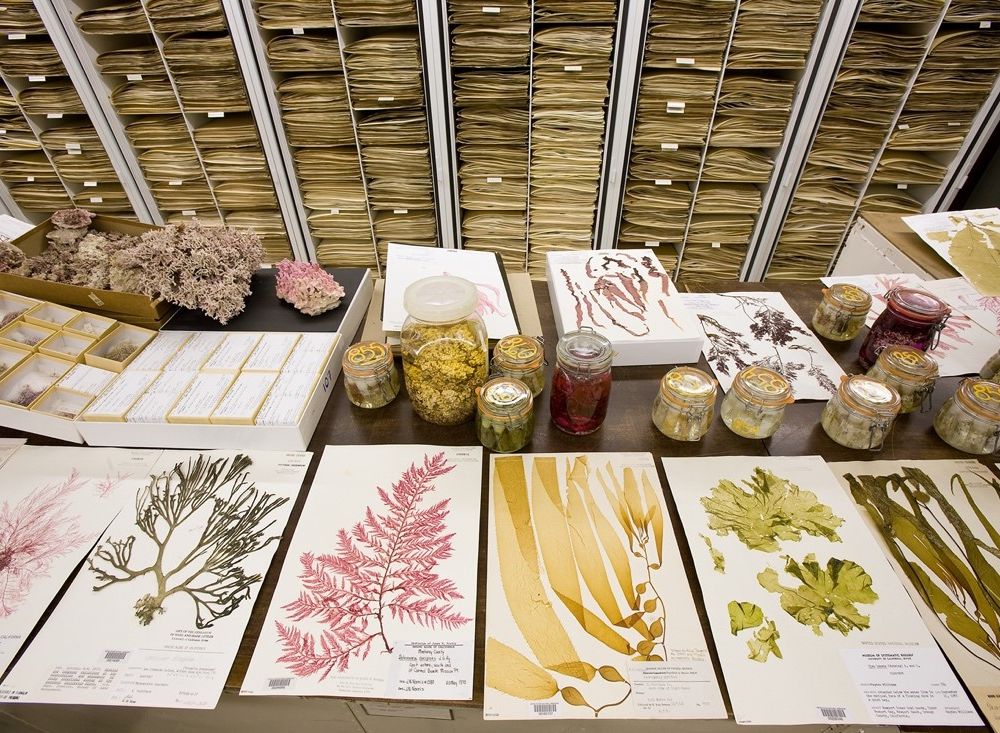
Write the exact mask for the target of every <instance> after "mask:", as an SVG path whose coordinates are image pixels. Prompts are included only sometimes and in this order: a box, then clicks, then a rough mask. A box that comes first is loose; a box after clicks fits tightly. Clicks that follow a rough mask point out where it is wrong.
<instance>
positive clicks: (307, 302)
mask: <svg viewBox="0 0 1000 733" xmlns="http://www.w3.org/2000/svg"><path fill="white" fill-rule="evenodd" d="M276 267H277V268H278V280H277V286H276V288H275V290H276V294H277V296H278V298H280V299H281V300H284V301H286V302H288V303H291V304H292V305H293V306H295V308H296V309H297V310H299V311H302V312H303V313H305V314H306V315H308V316H318V315H319V314H320V313H326V312H327V311H328V310H332V309H334V308H336V307H337V306H338V305H340V301H341V299H342V298H343V297H344V288H343V287H342V286H341V285H340V283H338V282H337V281H336V280H334V279H333V275H331V274H330V273H328V272H327V271H326V270H324V269H323V268H322V267H320V266H319V265H317V264H312V263H309V262H293V261H292V260H282V261H281V262H279V263H278V264H277V265H276Z"/></svg>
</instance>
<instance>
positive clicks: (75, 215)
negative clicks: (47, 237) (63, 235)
mask: <svg viewBox="0 0 1000 733" xmlns="http://www.w3.org/2000/svg"><path fill="white" fill-rule="evenodd" d="M93 220H94V215H93V213H91V212H90V211H87V210H86V209H60V210H59V211H56V212H54V213H53V214H52V216H51V217H50V221H51V222H52V226H54V227H56V228H57V229H86V228H87V227H89V226H90V223H91V222H92V221H93Z"/></svg>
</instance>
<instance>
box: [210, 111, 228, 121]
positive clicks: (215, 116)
mask: <svg viewBox="0 0 1000 733" xmlns="http://www.w3.org/2000/svg"><path fill="white" fill-rule="evenodd" d="M225 116H226V113H225V112H209V113H208V119H210V120H214V119H218V118H220V117H225Z"/></svg>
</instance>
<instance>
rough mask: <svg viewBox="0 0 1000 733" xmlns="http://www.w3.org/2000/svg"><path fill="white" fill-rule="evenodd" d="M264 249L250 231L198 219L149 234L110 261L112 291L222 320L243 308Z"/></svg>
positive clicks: (258, 239)
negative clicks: (132, 293)
mask: <svg viewBox="0 0 1000 733" xmlns="http://www.w3.org/2000/svg"><path fill="white" fill-rule="evenodd" d="M263 258H264V248H263V247H262V246H261V244H260V238H259V237H258V236H257V235H256V234H254V233H253V232H251V231H246V230H238V229H233V228H230V227H208V226H204V225H202V224H201V223H199V222H197V221H192V222H190V223H186V224H170V225H168V226H166V227H164V228H163V229H156V230H153V231H149V232H146V233H145V234H143V235H142V236H141V237H140V238H139V240H138V241H137V242H136V243H135V244H134V245H132V246H130V247H127V248H124V249H122V250H120V251H119V252H117V253H116V254H115V255H114V256H113V258H112V262H111V269H110V280H111V287H112V289H114V290H122V291H126V292H134V293H143V294H145V295H148V296H149V297H151V298H162V299H164V300H166V301H168V302H170V303H174V304H175V305H179V306H182V307H184V308H191V309H193V310H201V311H203V312H204V313H205V314H206V315H208V316H209V317H210V318H214V319H215V320H217V321H219V322H220V323H223V324H225V323H228V322H229V321H230V320H231V319H232V318H233V317H234V316H236V315H238V314H239V313H241V312H242V311H243V306H244V301H245V300H246V298H247V296H248V295H250V277H251V276H252V275H253V273H254V271H255V270H256V269H257V268H258V267H260V263H261V261H262V260H263Z"/></svg>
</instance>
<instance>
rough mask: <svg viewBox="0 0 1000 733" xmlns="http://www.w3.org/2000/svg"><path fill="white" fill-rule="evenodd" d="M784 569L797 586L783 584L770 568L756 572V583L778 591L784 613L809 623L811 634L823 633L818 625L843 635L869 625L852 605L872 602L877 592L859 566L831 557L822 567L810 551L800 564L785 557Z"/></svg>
mask: <svg viewBox="0 0 1000 733" xmlns="http://www.w3.org/2000/svg"><path fill="white" fill-rule="evenodd" d="M785 572H786V573H788V574H789V575H791V576H792V577H794V578H796V579H798V581H799V583H800V584H799V585H798V587H794V586H785V585H782V584H781V580H780V579H779V577H778V573H777V572H776V571H775V570H774V569H772V568H767V569H765V570H763V571H762V572H760V573H758V574H757V582H758V583H760V584H761V586H762V587H763V588H764V589H765V590H769V591H770V592H772V593H780V594H781V607H782V608H783V609H784V610H785V612H786V613H788V615H789V616H791V617H792V618H794V619H795V620H796V621H798V622H799V623H800V624H803V625H804V626H811V627H812V630H813V633H815V634H817V635H822V634H823V631H822V629H821V628H820V627H822V626H824V625H825V626H828V627H829V628H831V629H833V630H835V631H839V632H840V633H841V634H843V635H844V636H847V635H848V634H849V633H850V632H851V631H853V630H855V629H857V630H859V631H863V630H865V629H867V628H868V626H869V621H870V618H869V617H868V616H865V615H864V614H863V613H861V612H860V611H859V610H858V607H857V606H856V605H855V604H857V603H865V604H869V603H874V602H875V601H877V600H878V594H877V593H876V592H875V591H874V590H872V579H871V576H870V575H868V573H866V572H865V570H864V568H862V567H861V566H860V565H858V564H857V563H855V562H852V561H851V560H838V559H837V558H835V557H831V558H830V559H829V560H827V561H826V568H825V569H824V568H823V567H822V566H821V565H820V564H819V563H818V562H816V556H815V555H813V554H812V553H809V554H808V555H806V556H805V558H803V560H802V562H801V563H800V562H798V561H796V560H794V559H793V558H791V557H786V558H785Z"/></svg>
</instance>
